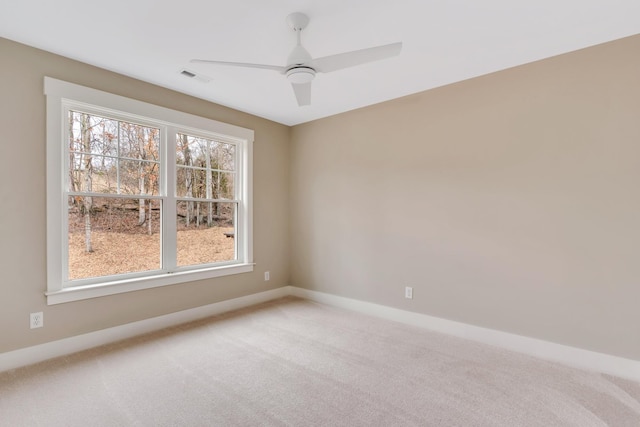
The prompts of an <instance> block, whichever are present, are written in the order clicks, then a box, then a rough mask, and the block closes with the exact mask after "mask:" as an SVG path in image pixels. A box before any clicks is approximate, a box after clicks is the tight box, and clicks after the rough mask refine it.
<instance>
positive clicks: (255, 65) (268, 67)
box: [189, 59, 287, 74]
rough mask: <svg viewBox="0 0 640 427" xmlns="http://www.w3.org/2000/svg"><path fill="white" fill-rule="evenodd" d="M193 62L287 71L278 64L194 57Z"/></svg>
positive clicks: (282, 72) (281, 72)
mask: <svg viewBox="0 0 640 427" xmlns="http://www.w3.org/2000/svg"><path fill="white" fill-rule="evenodd" d="M189 62H192V63H195V64H215V65H229V66H232V67H245V68H262V69H265V70H273V71H277V72H279V73H280V74H284V73H286V72H287V68H286V67H278V66H277V65H265V64H249V63H246V62H225V61H211V60H208V59H192V60H191V61H189Z"/></svg>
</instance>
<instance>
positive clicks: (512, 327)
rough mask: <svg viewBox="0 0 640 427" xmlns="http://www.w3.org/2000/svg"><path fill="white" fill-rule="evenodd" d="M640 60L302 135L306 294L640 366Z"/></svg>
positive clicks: (299, 218)
mask: <svg viewBox="0 0 640 427" xmlns="http://www.w3.org/2000/svg"><path fill="white" fill-rule="evenodd" d="M638 52H640V36H636V37H632V38H627V39H623V40H619V41H616V42H613V43H609V44H605V45H601V46H597V47H594V48H590V49H586V50H583V51H579V52H574V53H571V54H567V55H563V56H560V57H555V58H551V59H548V60H545V61H541V62H537V63H533V64H529V65H525V66H522V67H518V68H514V69H510V70H506V71H503V72H499V73H495V74H492V75H488V76H484V77H481V78H477V79H473V80H469V81H465V82H462V83H459V84H454V85H451V86H447V87H443V88H439V89H436V90H432V91H428V92H424V93H421V94H417V95H413V96H409V97H406V98H402V99H398V100H394V101H390V102H387V103H383V104H379V105H375V106H372V107H369V108H365V109H361V110H357V111H353V112H349V113H346V114H341V115H337V116H334V117H330V118H327V119H323V120H319V121H315V122H311V123H307V124H303V125H299V126H296V127H294V128H293V129H292V133H291V135H292V145H291V150H292V151H291V165H292V168H291V184H290V185H291V215H292V221H293V222H292V228H291V235H292V246H291V253H292V264H291V265H292V267H291V268H292V278H291V282H292V283H291V284H292V285H296V286H301V287H305V288H308V289H314V290H319V291H323V292H329V293H332V294H337V295H342V296H346V297H351V298H356V299H360V300H365V301H371V302H375V303H379V304H384V305H388V306H393V307H398V308H402V309H406V310H410V311H416V312H421V313H426V314H430V315H434V316H439V317H443V318H447V319H452V320H456V321H462V322H467V323H471V324H474V325H479V326H484V327H489V328H493V329H498V330H502V331H508V332H512V333H516V334H522V335H526V336H530V337H536V338H541V339H544V340H548V341H552V342H557V343H562V344H566V345H570V346H576V347H581V348H585V349H590V350H594V351H599V352H604V353H609V354H613V355H618V356H622V357H628V358H632V359H635V360H640V55H639V54H638ZM381 84H384V82H381ZM405 286H412V287H413V288H414V299H413V300H406V299H404V297H403V293H404V287H405Z"/></svg>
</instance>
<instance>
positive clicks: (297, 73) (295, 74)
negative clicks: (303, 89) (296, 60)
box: [287, 67, 316, 84]
mask: <svg viewBox="0 0 640 427" xmlns="http://www.w3.org/2000/svg"><path fill="white" fill-rule="evenodd" d="M315 75H316V70H314V69H313V68H311V67H293V68H290V69H289V70H287V79H289V81H290V82H291V83H293V84H305V83H309V82H310V81H311V80H313V78H314V77H315Z"/></svg>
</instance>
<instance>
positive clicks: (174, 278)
mask: <svg viewBox="0 0 640 427" xmlns="http://www.w3.org/2000/svg"><path fill="white" fill-rule="evenodd" d="M253 265H254V264H252V263H249V264H235V265H225V266H221V267H212V268H207V269H202V270H195V271H184V272H179V273H172V274H160V275H157V276H153V277H144V278H136V279H127V280H120V281H114V282H109V283H100V284H95V285H86V286H74V287H68V288H63V289H62V290H59V291H53V292H46V293H45V295H46V296H47V305H55V304H63V303H66V302H72V301H80V300H84V299H89V298H98V297H103V296H108V295H115V294H121V293H125V292H133V291H140V290H143V289H151V288H157V287H160V286H168V285H176V284H178V283H185V282H193V281H196V280H203V279H211V278H214V277H222V276H229V275H232V274H240V273H249V272H252V271H253Z"/></svg>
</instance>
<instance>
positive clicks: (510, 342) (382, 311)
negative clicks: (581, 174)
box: [0, 286, 640, 381]
mask: <svg viewBox="0 0 640 427" xmlns="http://www.w3.org/2000/svg"><path fill="white" fill-rule="evenodd" d="M288 295H292V296H296V297H299V298H305V299H308V300H311V301H315V302H319V303H322V304H326V305H331V306H334V307H339V308H344V309H348V310H353V311H357V312H360V313H363V314H367V315H370V316H375V317H380V318H383V319H388V320H393V321H396V322H400V323H405V324H408V325H413V326H418V327H421V328H425V329H428V330H432V331H436V332H440V333H444V334H448V335H453V336H456V337H460V338H465V339H469V340H472V341H477V342H481V343H484V344H489V345H493V346H496V347H500V348H504V349H507V350H511V351H515V352H518V353H523V354H527V355H530V356H534V357H538V358H540V359H545V360H550V361H553V362H558V363H562V364H564V365H567V366H570V367H574V368H579V369H585V370H589V371H595V372H601V373H605V374H610V375H615V376H618V377H621V378H627V379H630V380H633V381H640V361H637V360H631V359H625V358H622V357H617V356H611V355H608V354H603V353H597V352H594V351H589V350H583V349H579V348H575V347H569V346H565V345H562V344H556V343H552V342H549V341H543V340H539V339H535V338H529V337H525V336H521V335H516V334H511V333H508V332H502V331H497V330H493V329H487V328H481V327H478V326H473V325H468V324H465V323H460V322H454V321H451V320H446V319H441V318H438V317H433V316H428V315H426V314H420V313H414V312H410V311H405V310H400V309H397V308H392V307H387V306H384V305H379V304H374V303H370V302H365V301H359V300H355V299H351V298H345V297H340V296H337V295H332V294H327V293H323V292H318V291H311V290H308V289H303V288H298V287H295V286H283V287H281V288H277V289H273V290H270V291H265V292H260V293H257V294H252V295H247V296H244V297H240V298H234V299H230V300H227V301H221V302H217V303H213V304H209V305H206V306H203V307H197V308H193V309H189V310H184V311H179V312H176V313H171V314H166V315H163V316H158V317H153V318H151V319H145V320H140V321H138V322H133V323H127V324H125V325H121V326H115V327H113V328H108V329H103V330H100V331H96V332H90V333H87V334H83V335H77V336H74V337H70V338H64V339H61V340H58V341H52V342H48V343H44V344H40V345H36V346H33V347H27V348H23V349H19V350H14V351H10V352H7V353H0V372H2V371H6V370H9V369H15V368H18V367H21V366H26V365H31V364H33V363H38V362H42V361H44V360H47V359H51V358H54V357H59V356H64V355H67V354H71V353H75V352H78V351H82V350H87V349H89V348H93V347H97V346H100V345H104V344H108V343H112V342H116V341H119V340H122V339H126V338H131V337H134V336H136V335H141V334H145V333H148V332H153V331H157V330H160V329H163V328H167V327H170V326H175V325H179V324H181V323H187V322H190V321H193V320H198V319H202V318H205V317H209V316H214V315H216V314H220V313H224V312H227V311H232V310H237V309H239V308H244V307H249V306H252V305H255V304H259V303H262V302H266V301H270V300H274V299H277V298H282V297H285V296H288Z"/></svg>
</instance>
